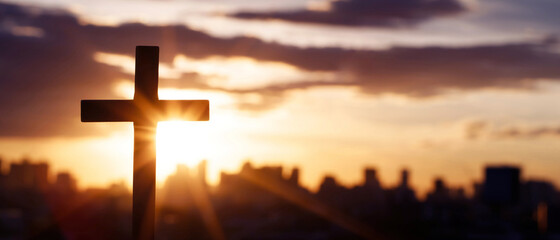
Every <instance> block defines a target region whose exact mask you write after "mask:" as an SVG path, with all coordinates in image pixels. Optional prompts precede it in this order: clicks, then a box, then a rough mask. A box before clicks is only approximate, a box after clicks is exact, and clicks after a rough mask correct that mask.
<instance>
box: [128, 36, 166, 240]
mask: <svg viewBox="0 0 560 240" xmlns="http://www.w3.org/2000/svg"><path fill="white" fill-rule="evenodd" d="M158 62H159V48H158V47H151V46H150V47H148V46H137V47H136V69H135V81H134V82H135V92H134V102H135V105H136V106H138V107H139V108H140V107H142V108H146V109H153V108H155V107H154V105H155V103H156V102H157V101H158V92H157V91H158ZM156 128H157V120H155V119H153V118H151V117H150V115H144V117H142V118H140V119H136V120H135V121H134V174H133V183H132V194H133V197H132V199H133V200H132V201H133V203H132V219H133V220H132V221H133V222H132V231H133V232H132V234H133V239H134V240H148V239H149V240H152V239H154V235H155V234H154V230H155V201H156V198H155V190H156V186H155V183H156V143H155V133H156Z"/></svg>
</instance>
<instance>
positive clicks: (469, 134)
mask: <svg viewBox="0 0 560 240" xmlns="http://www.w3.org/2000/svg"><path fill="white" fill-rule="evenodd" d="M487 128H488V123H487V122H485V121H474V122H469V123H467V124H466V126H465V138H467V139H469V140H476V139H478V138H480V137H482V135H483V134H484V133H485V131H486V129H487Z"/></svg>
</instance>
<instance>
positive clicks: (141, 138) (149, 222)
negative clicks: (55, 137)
mask: <svg viewBox="0 0 560 240" xmlns="http://www.w3.org/2000/svg"><path fill="white" fill-rule="evenodd" d="M158 62H159V47H156V46H137V47H136V67H135V76H134V85H135V92H134V99H132V100H82V102H81V118H82V122H133V124H134V173H133V183H132V235H133V239H135V240H148V239H153V238H154V228H155V219H154V218H155V185H156V153H155V131H156V127H157V123H158V121H162V120H170V119H181V120H189V121H208V119H209V115H210V114H209V102H208V100H159V98H158Z"/></svg>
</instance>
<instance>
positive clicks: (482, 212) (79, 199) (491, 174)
mask: <svg viewBox="0 0 560 240" xmlns="http://www.w3.org/2000/svg"><path fill="white" fill-rule="evenodd" d="M0 165H1V164H0ZM9 165H10V167H9V169H7V170H5V171H1V172H3V173H4V174H2V175H1V177H0V239H130V238H131V209H132V195H131V192H130V189H129V188H128V186H126V184H124V183H122V184H113V185H110V186H108V187H107V188H103V189H101V188H88V189H83V190H81V189H78V188H77V186H76V179H75V178H74V177H73V176H72V174H71V173H68V172H60V173H57V174H56V176H55V177H54V179H51V173H49V165H48V164H47V163H43V162H32V161H30V160H25V159H24V160H21V161H19V162H12V163H10V164H9ZM2 170H3V169H2ZM481 171H485V173H484V180H483V181H482V182H476V183H474V184H473V186H472V188H473V190H474V191H473V192H474V193H473V194H472V195H466V194H465V189H464V188H450V187H448V186H447V185H446V183H445V179H436V180H435V181H434V185H433V187H432V189H431V190H430V192H429V193H428V194H427V197H426V198H425V199H423V200H419V199H418V198H417V195H416V193H415V190H414V189H412V188H411V187H410V184H409V176H410V174H411V173H410V172H409V171H408V170H402V172H401V179H400V183H399V184H398V185H397V186H393V187H390V188H383V187H382V186H381V184H380V182H379V180H378V177H377V172H376V170H375V169H373V168H367V169H365V170H364V172H363V182H362V183H361V184H359V185H356V186H353V187H345V186H342V185H340V184H339V183H337V180H336V179H335V178H334V177H332V176H325V177H324V179H323V180H322V183H321V185H320V187H319V189H318V191H316V192H311V191H309V190H308V189H306V188H304V187H302V186H301V185H300V184H299V175H300V170H299V169H297V168H294V169H291V171H289V174H285V172H284V169H283V168H282V167H281V166H266V167H259V168H257V167H253V166H252V165H251V164H250V163H246V164H244V165H243V167H242V168H241V170H240V172H238V173H233V174H232V173H222V174H221V178H220V182H219V184H218V185H217V186H209V185H207V183H206V176H205V173H206V162H204V161H203V162H201V163H200V164H199V165H198V166H197V167H194V168H192V169H190V168H188V167H186V166H182V165H179V166H177V170H176V172H175V173H174V174H172V175H170V176H169V177H168V178H167V180H166V181H165V183H164V185H163V186H162V188H161V189H159V190H158V195H157V206H158V208H157V214H156V217H157V226H156V229H157V233H156V238H157V239H560V208H559V206H560V201H559V196H560V195H559V192H558V191H557V190H556V188H555V187H554V186H553V185H552V184H551V183H549V182H545V181H533V180H527V181H526V180H522V179H521V178H520V175H521V169H520V168H518V167H515V166H488V167H486V169H481Z"/></svg>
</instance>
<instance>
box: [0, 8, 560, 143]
mask: <svg viewBox="0 0 560 240" xmlns="http://www.w3.org/2000/svg"><path fill="white" fill-rule="evenodd" d="M0 26H2V27H0V46H2V51H0V73H1V75H0V106H1V107H0V135H1V136H52V135H84V134H91V132H90V133H87V132H84V131H85V130H83V129H84V127H83V124H81V123H80V122H79V100H80V99H83V98H113V97H115V96H114V93H113V92H111V89H110V88H111V86H112V83H115V81H116V79H118V78H126V79H132V78H133V77H132V76H130V75H127V74H124V73H122V72H121V71H120V69H117V68H115V67H111V66H108V65H105V64H102V63H98V62H96V61H94V59H93V55H94V53H96V52H99V51H101V52H109V53H115V54H125V55H128V56H133V55H134V46H136V45H159V46H161V60H162V61H164V62H167V63H169V62H171V61H172V59H173V57H174V56H176V55H177V54H184V55H187V56H189V57H191V58H205V57H209V56H216V55H219V56H224V57H232V56H244V57H250V58H253V59H256V60H262V61H278V62H283V63H287V64H291V65H294V66H296V67H298V68H300V69H303V70H307V71H323V72H329V73H332V74H334V75H335V76H336V81H334V82H328V83H325V82H322V81H310V82H309V81H307V82H298V83H290V84H277V85H273V86H267V87H262V88H255V89H246V90H229V89H222V88H217V87H211V86H208V85H207V84H206V83H205V82H204V76H201V75H198V74H197V73H185V74H184V75H183V77H182V79H181V82H182V84H180V86H182V87H185V88H196V89H211V90H219V91H225V92H228V93H231V94H234V95H236V96H239V97H240V99H243V96H244V95H245V94H248V93H251V94H255V93H256V94H260V95H261V96H262V99H263V101H262V102H261V103H253V102H244V101H240V102H239V107H240V108H242V109H249V110H255V111H258V110H262V109H266V108H269V107H273V106H276V105H278V104H279V103H281V102H282V99H283V97H284V95H283V93H285V92H286V91H290V90H293V89H306V88H312V87H316V86H356V87H359V88H360V89H361V90H362V91H363V92H364V93H367V94H384V93H395V94H401V95H405V96H411V97H426V96H434V95H437V94H441V93H443V92H445V91H447V90H450V89H454V90H465V91H467V90H475V89H482V88H524V89H528V88H531V87H532V86H533V84H534V83H535V81H537V79H560V68H558V66H560V55H559V54H557V53H554V52H553V51H550V50H549V49H550V48H551V47H552V46H553V45H554V44H556V41H553V40H551V39H547V40H545V41H542V42H535V43H519V44H507V45H492V46H478V47H465V48H443V47H425V48H406V47H395V48H391V49H387V50H370V51H365V50H349V49H343V48H299V47H294V46H286V45H281V44H277V43H269V42H264V41H262V40H259V39H256V38H251V37H235V38H216V37H212V36H209V35H207V34H205V33H202V32H198V31H195V30H192V29H189V28H188V27H185V26H147V25H143V24H124V25H119V26H95V25H81V24H79V22H78V21H77V20H76V18H75V17H74V16H72V15H70V14H67V13H64V12H60V11H58V12H51V11H49V12H42V11H38V10H37V9H33V10H30V9H29V8H26V7H18V6H14V5H7V4H0ZM14 28H17V29H20V30H21V29H24V30H25V29H30V28H31V29H35V30H38V32H40V33H41V34H40V36H35V35H34V34H30V35H26V34H21V33H22V32H21V31H20V32H14V31H13V29H14ZM36 32H37V31H36ZM23 33H25V31H23ZM169 81H170V80H165V79H164V80H163V81H162V83H163V85H165V84H167V83H169ZM175 81H176V82H178V81H177V80H175ZM254 81H259V79H255V80H254Z"/></svg>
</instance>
